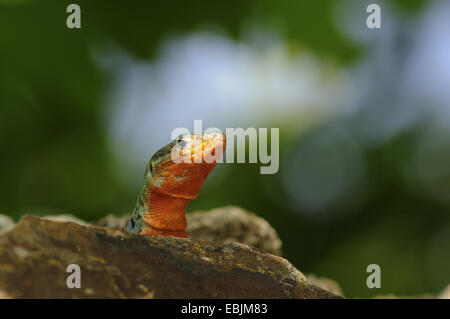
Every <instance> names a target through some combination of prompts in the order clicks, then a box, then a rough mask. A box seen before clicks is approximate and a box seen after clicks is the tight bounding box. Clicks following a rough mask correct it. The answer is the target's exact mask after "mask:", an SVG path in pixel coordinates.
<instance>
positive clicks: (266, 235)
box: [186, 206, 281, 256]
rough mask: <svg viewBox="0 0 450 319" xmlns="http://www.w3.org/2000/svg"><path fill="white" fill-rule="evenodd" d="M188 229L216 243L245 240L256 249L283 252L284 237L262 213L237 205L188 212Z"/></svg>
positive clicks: (192, 236)
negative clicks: (280, 235)
mask: <svg viewBox="0 0 450 319" xmlns="http://www.w3.org/2000/svg"><path fill="white" fill-rule="evenodd" d="M186 219H187V228H186V233H187V235H188V236H189V237H191V238H194V239H201V240H209V241H212V242H215V243H221V244H229V243H233V242H238V243H244V244H247V245H250V246H252V247H253V248H255V249H256V250H259V251H262V252H268V253H271V254H274V255H278V256H281V240H280V238H279V237H278V235H277V232H276V231H275V229H273V227H272V226H270V224H269V223H268V222H267V221H266V220H264V219H263V218H261V217H258V216H256V215H255V214H252V213H249V212H247V211H245V210H243V209H242V208H239V207H236V206H227V207H221V208H216V209H213V210H211V211H208V212H201V211H199V212H193V213H190V214H187V217H186Z"/></svg>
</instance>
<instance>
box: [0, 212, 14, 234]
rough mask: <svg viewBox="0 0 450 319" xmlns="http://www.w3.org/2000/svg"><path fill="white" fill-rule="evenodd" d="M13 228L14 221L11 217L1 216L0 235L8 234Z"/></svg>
mask: <svg viewBox="0 0 450 319" xmlns="http://www.w3.org/2000/svg"><path fill="white" fill-rule="evenodd" d="M13 228H14V220H13V219H12V218H11V217H9V216H6V215H0V234H3V233H6V232H7V231H9V230H11V229H13Z"/></svg>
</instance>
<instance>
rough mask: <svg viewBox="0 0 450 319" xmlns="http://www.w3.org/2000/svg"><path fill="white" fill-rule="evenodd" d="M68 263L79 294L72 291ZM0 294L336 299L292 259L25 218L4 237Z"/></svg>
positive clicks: (235, 247) (0, 250)
mask: <svg viewBox="0 0 450 319" xmlns="http://www.w3.org/2000/svg"><path fill="white" fill-rule="evenodd" d="M69 264H77V265H79V266H80V268H81V288H79V289H77V288H73V289H69V288H68V287H67V285H66V280H67V278H68V276H69V275H71V273H67V272H66V268H67V266H68V265H69ZM0 292H1V295H2V296H4V297H13V298H337V297H339V296H337V295H335V294H332V293H330V292H328V291H326V290H323V289H321V288H319V287H316V286H314V285H312V284H310V283H309V282H308V281H307V280H306V278H305V276H304V275H303V274H302V273H301V272H300V271H298V270H297V269H296V268H294V267H293V266H292V265H291V264H290V263H289V262H288V261H287V260H285V259H283V258H281V257H278V256H274V255H271V254H265V253H261V252H258V251H256V250H253V249H252V248H250V247H249V246H247V245H243V244H237V243H233V244H228V245H219V244H214V243H211V242H207V241H201V240H200V241H199V240H193V239H183V238H175V237H171V236H167V237H163V236H141V235H135V234H128V233H124V232H122V231H118V230H112V229H108V228H104V227H97V226H83V225H79V224H75V223H72V222H56V221H52V220H46V219H41V218H37V217H24V218H22V220H21V221H20V222H19V223H18V224H17V225H16V227H15V228H14V229H13V230H11V231H10V232H7V233H4V234H3V235H1V236H0Z"/></svg>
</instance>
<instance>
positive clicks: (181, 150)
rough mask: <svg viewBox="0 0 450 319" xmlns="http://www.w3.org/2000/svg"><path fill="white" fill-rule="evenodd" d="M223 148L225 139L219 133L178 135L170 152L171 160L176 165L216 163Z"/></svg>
mask: <svg viewBox="0 0 450 319" xmlns="http://www.w3.org/2000/svg"><path fill="white" fill-rule="evenodd" d="M225 146H226V137H225V135H224V134H222V133H221V132H208V133H202V134H184V135H180V136H179V137H178V139H177V144H176V145H175V146H174V151H173V152H172V160H173V161H174V162H176V163H179V162H183V163H203V162H206V163H208V164H212V163H217V161H218V160H220V158H221V157H222V155H223V153H224V151H225Z"/></svg>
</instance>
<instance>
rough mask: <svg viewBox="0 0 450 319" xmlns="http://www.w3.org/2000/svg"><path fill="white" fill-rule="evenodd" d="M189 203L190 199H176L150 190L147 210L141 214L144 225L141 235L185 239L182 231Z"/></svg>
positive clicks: (184, 226)
mask: <svg viewBox="0 0 450 319" xmlns="http://www.w3.org/2000/svg"><path fill="white" fill-rule="evenodd" d="M189 201H190V199H184V198H176V197H172V196H169V195H166V194H163V193H160V192H157V191H154V190H153V191H152V190H151V189H150V191H149V192H148V195H147V198H146V202H147V207H148V208H147V211H146V212H145V213H144V214H143V219H144V223H145V225H144V227H143V230H142V232H141V233H142V234H147V235H161V234H162V233H163V234H164V235H173V236H178V237H186V234H185V232H184V229H185V228H186V207H187V205H188V204H189ZM171 232H173V234H171ZM180 235H182V236H180Z"/></svg>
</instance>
